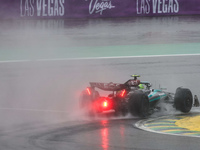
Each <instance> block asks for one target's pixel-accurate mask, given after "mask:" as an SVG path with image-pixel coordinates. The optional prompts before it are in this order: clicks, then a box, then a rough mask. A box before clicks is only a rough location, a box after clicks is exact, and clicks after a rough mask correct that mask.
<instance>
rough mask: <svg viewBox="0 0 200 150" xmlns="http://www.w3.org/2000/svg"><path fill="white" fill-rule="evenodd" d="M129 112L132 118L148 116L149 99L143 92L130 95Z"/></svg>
mask: <svg viewBox="0 0 200 150" xmlns="http://www.w3.org/2000/svg"><path fill="white" fill-rule="evenodd" d="M129 111H130V113H131V114H132V115H133V116H139V117H148V116H149V99H148V96H147V95H146V94H145V93H143V92H137V93H134V94H132V95H131V97H130V99H129Z"/></svg>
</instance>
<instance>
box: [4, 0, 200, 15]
mask: <svg viewBox="0 0 200 150" xmlns="http://www.w3.org/2000/svg"><path fill="white" fill-rule="evenodd" d="M194 14H200V0H123V1H122V0H1V1H0V18H5V19H14V18H29V19H31V18H33V19H34V18H98V17H134V16H164V15H194Z"/></svg>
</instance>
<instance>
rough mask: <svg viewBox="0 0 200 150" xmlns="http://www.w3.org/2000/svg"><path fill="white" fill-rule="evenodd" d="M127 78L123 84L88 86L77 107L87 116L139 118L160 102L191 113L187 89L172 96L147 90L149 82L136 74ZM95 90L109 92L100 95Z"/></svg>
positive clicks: (168, 93)
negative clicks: (107, 114) (108, 113)
mask: <svg viewBox="0 0 200 150" xmlns="http://www.w3.org/2000/svg"><path fill="white" fill-rule="evenodd" d="M131 77H134V79H130V80H128V81H127V82H125V83H124V84H118V83H112V82H110V83H99V82H90V87H87V88H86V90H84V91H82V93H81V97H80V107H81V108H85V109H86V111H87V112H88V114H89V115H94V114H99V113H102V112H104V111H108V110H114V113H115V114H116V115H119V114H122V115H126V114H127V113H130V114H132V115H133V116H139V117H148V116H149V115H151V114H152V113H153V112H155V110H158V107H159V104H160V103H168V104H172V106H173V107H174V108H175V109H176V110H179V111H181V112H184V113H188V112H189V111H190V110H191V108H192V105H193V96H192V93H191V91H190V90H189V89H187V88H182V87H179V88H177V89H176V92H175V94H174V93H170V92H166V91H164V89H153V88H151V83H149V82H142V81H140V80H138V79H137V77H140V76H139V75H132V76H131ZM95 88H99V89H101V90H103V91H110V92H111V93H109V94H108V96H100V95H99V92H98V91H97V90H96V89H95Z"/></svg>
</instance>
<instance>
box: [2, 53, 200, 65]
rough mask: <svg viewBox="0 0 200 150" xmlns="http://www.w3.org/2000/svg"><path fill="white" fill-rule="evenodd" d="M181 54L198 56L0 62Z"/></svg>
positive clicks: (199, 54)
mask: <svg viewBox="0 0 200 150" xmlns="http://www.w3.org/2000/svg"><path fill="white" fill-rule="evenodd" d="M183 56H200V53H197V54H169V55H139V56H112V57H83V58H55V59H32V60H6V61H0V63H16V62H35V61H70V60H94V59H126V58H151V57H152V58H153V57H183Z"/></svg>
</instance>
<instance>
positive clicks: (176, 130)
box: [162, 129, 187, 133]
mask: <svg viewBox="0 0 200 150" xmlns="http://www.w3.org/2000/svg"><path fill="white" fill-rule="evenodd" d="M181 131H187V130H185V129H171V130H163V131H162V132H165V133H166V132H181Z"/></svg>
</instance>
